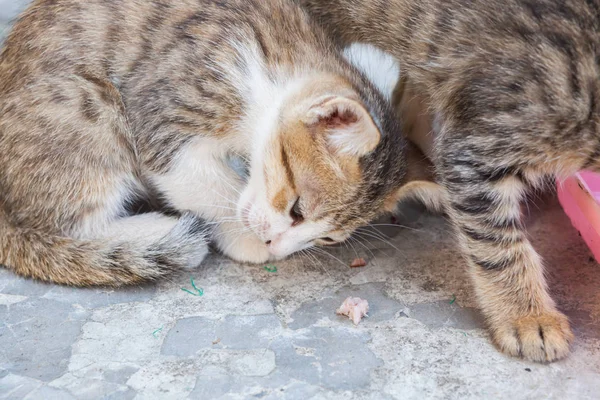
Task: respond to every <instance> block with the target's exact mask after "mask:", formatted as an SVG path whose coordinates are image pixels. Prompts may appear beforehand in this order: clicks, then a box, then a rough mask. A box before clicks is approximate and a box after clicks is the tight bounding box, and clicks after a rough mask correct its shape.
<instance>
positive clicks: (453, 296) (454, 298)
mask: <svg viewBox="0 0 600 400" xmlns="http://www.w3.org/2000/svg"><path fill="white" fill-rule="evenodd" d="M455 301H456V296H455V295H452V300H450V304H454V302H455Z"/></svg>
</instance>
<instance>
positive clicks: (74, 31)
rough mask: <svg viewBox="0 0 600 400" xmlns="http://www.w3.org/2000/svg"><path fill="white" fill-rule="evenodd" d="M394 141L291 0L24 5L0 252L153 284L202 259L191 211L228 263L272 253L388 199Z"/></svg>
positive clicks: (385, 111) (362, 88)
mask: <svg viewBox="0 0 600 400" xmlns="http://www.w3.org/2000/svg"><path fill="white" fill-rule="evenodd" d="M405 150H406V146H405V141H404V139H403V138H402V137H401V135H399V128H398V126H397V122H396V118H395V114H394V112H393V111H392V108H391V106H390V105H389V103H388V102H386V101H385V99H384V98H383V97H382V95H381V94H380V93H379V92H378V91H377V90H376V89H375V88H374V87H373V86H372V85H371V84H370V83H369V81H368V80H367V79H366V78H365V77H364V76H363V75H362V74H361V73H360V72H358V70H356V69H355V68H354V67H352V66H351V65H350V64H349V63H348V62H347V61H346V60H345V59H344V58H343V56H342V55H341V53H340V52H338V51H337V49H336V48H335V46H333V45H332V44H331V42H330V40H329V39H328V38H327V36H326V34H325V33H324V31H322V30H321V28H319V27H318V26H315V25H314V24H313V23H312V22H311V21H310V19H309V18H308V16H307V14H305V12H304V11H303V10H302V9H301V8H300V7H299V6H298V5H296V4H294V3H292V2H291V1H285V0H229V1H217V0H121V1H105V0H37V1H35V2H34V3H33V4H32V5H31V6H30V7H29V8H28V9H27V10H26V11H25V12H24V13H23V14H22V15H21V16H20V18H19V19H18V21H17V22H16V25H15V26H14V29H13V30H12V32H11V34H10V36H9V37H8V39H7V40H6V42H5V47H4V49H3V50H2V53H1V55H0V165H2V168H0V211H1V212H0V229H1V231H0V263H2V264H4V265H6V266H7V267H8V268H9V269H12V270H14V271H15V272H17V273H18V274H21V275H23V276H29V277H34V278H37V279H41V280H45V281H53V282H58V283H64V284H70V285H115V286H116V285H122V284H134V283H139V282H143V281H147V280H154V279H158V278H160V277H161V276H164V275H165V274H168V273H170V272H172V271H174V270H177V269H180V268H182V267H192V266H195V265H198V264H199V263H200V261H201V260H202V258H203V257H204V256H205V254H206V252H207V246H206V238H205V236H206V233H205V232H204V231H203V230H202V229H201V228H200V227H202V226H203V225H201V224H200V222H199V220H198V218H202V219H203V220H205V221H207V225H206V226H208V227H209V228H210V232H211V234H212V236H211V238H212V240H213V241H214V243H215V245H216V247H217V248H218V249H219V250H220V251H222V252H223V253H225V254H226V255H228V256H230V257H232V258H234V259H236V260H239V261H243V262H254V263H260V262H265V261H267V260H269V259H272V258H281V257H285V256H287V255H288V254H290V253H292V252H295V251H298V250H301V249H304V248H307V247H310V246H314V245H319V244H321V245H326V244H331V243H335V242H338V241H341V240H344V239H345V238H347V237H348V236H349V235H350V234H351V233H352V231H353V230H354V229H355V228H356V227H358V226H360V225H362V224H364V223H365V222H367V221H369V220H370V219H371V218H372V217H374V216H375V215H376V214H378V213H379V212H381V211H383V210H385V209H386V208H389V207H390V204H392V203H393V202H394V199H395V198H396V196H397V190H398V188H400V187H401V186H402V184H403V183H404V179H405V175H406V174H405V169H406V165H405V163H404V156H403V154H404V153H405ZM228 160H238V163H237V164H238V165H242V168H241V169H242V170H243V169H244V168H246V169H247V170H248V171H247V172H248V176H244V175H245V174H244V173H243V172H242V173H236V172H235V171H234V169H232V168H231V167H230V163H229V161H228ZM240 161H241V162H240ZM238 169H239V168H238ZM238 172H239V171H238ZM140 200H141V201H144V202H149V203H151V205H153V207H152V210H154V212H150V213H146V214H142V215H134V214H132V212H133V211H135V207H134V205H135V204H137V203H138V202H139V201H140ZM165 210H170V212H169V213H165V212H164V211H165ZM157 211H161V212H157Z"/></svg>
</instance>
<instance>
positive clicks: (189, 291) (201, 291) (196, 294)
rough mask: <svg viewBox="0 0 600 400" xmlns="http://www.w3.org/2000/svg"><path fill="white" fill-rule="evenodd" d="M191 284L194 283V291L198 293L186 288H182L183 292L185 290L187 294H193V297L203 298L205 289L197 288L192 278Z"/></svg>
mask: <svg viewBox="0 0 600 400" xmlns="http://www.w3.org/2000/svg"><path fill="white" fill-rule="evenodd" d="M190 282H191V283H192V287H193V288H194V290H195V291H196V292H197V293H194V292H192V291H191V290H189V289H186V288H181V290H183V291H184V292H186V293H189V294H191V295H192V296H198V297H200V296H202V295H203V294H204V289H202V288H198V287H196V283H195V282H194V278H192V277H190Z"/></svg>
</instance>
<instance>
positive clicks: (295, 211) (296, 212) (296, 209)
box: [290, 197, 304, 226]
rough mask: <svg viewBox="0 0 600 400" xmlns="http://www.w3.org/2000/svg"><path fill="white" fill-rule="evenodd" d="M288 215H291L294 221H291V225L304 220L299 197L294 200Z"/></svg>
mask: <svg viewBox="0 0 600 400" xmlns="http://www.w3.org/2000/svg"><path fill="white" fill-rule="evenodd" d="M290 217H292V219H293V220H294V222H292V226H296V225H298V224H300V223H302V221H304V216H303V215H302V210H300V197H298V198H297V199H296V202H295V203H294V205H293V206H292V209H291V210H290Z"/></svg>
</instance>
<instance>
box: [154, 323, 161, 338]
mask: <svg viewBox="0 0 600 400" xmlns="http://www.w3.org/2000/svg"><path fill="white" fill-rule="evenodd" d="M162 330H163V327H162V326H161V327H160V328H158V329H157V330H155V331H154V332H152V336H154V337H155V338H157V339H158V336H156V334H157V333H158V332H160V331H162Z"/></svg>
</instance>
